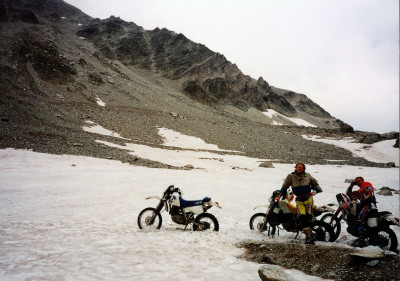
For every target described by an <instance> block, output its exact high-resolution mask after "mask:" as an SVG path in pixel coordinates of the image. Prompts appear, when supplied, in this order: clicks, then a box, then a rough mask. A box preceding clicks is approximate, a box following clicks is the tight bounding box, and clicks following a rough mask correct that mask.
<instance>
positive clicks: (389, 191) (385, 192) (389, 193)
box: [376, 186, 395, 196]
mask: <svg viewBox="0 0 400 281" xmlns="http://www.w3.org/2000/svg"><path fill="white" fill-rule="evenodd" d="M392 191H395V190H394V189H391V188H389V187H387V186H384V187H382V188H381V189H380V190H379V191H378V192H377V193H376V194H379V195H385V196H392V195H393V193H392Z"/></svg>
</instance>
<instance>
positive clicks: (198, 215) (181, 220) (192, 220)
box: [138, 185, 221, 231]
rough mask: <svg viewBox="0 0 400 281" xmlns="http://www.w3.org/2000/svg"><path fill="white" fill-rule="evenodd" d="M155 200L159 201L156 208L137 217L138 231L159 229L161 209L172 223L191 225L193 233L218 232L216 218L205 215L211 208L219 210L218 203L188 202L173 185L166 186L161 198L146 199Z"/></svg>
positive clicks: (207, 200) (149, 209)
mask: <svg viewBox="0 0 400 281" xmlns="http://www.w3.org/2000/svg"><path fill="white" fill-rule="evenodd" d="M151 198H155V199H158V200H160V201H159V203H158V205H157V207H156V208H152V207H149V208H145V209H143V210H142V211H141V212H140V214H139V216H138V225H139V228H140V229H160V228H161V225H162V216H161V211H162V209H163V208H165V210H166V211H167V212H168V213H169V214H170V215H171V219H172V221H173V222H175V223H177V224H181V225H185V229H184V230H186V228H187V227H188V225H189V224H193V230H194V231H205V230H214V231H218V230H219V223H218V220H217V218H216V217H215V216H214V215H212V214H210V213H207V210H208V209H210V208H211V207H212V206H216V207H218V208H221V206H220V205H219V203H218V202H214V201H212V200H211V198H209V197H204V198H203V199H201V200H193V201H188V200H184V199H183V198H182V191H181V190H180V189H179V188H177V187H175V186H174V185H170V186H168V188H167V189H166V190H165V191H164V192H163V194H162V197H161V198H160V197H158V196H150V197H147V198H146V200H147V199H151Z"/></svg>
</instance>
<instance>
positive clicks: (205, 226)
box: [193, 213, 219, 231]
mask: <svg viewBox="0 0 400 281" xmlns="http://www.w3.org/2000/svg"><path fill="white" fill-rule="evenodd" d="M193 230H194V231H210V230H212V231H218V230H219V223H218V220H217V218H216V217H214V215H212V214H209V213H202V214H200V215H198V216H197V217H196V218H195V219H194V223H193Z"/></svg>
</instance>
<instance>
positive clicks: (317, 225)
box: [311, 220, 336, 242]
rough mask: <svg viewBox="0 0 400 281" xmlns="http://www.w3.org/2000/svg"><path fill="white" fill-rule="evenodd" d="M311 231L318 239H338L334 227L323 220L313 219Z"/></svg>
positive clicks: (328, 240)
mask: <svg viewBox="0 0 400 281" xmlns="http://www.w3.org/2000/svg"><path fill="white" fill-rule="evenodd" d="M311 233H312V236H313V238H314V240H316V241H324V242H333V241H335V240H336V239H335V232H334V230H333V227H332V226H331V225H329V224H327V223H326V222H323V221H319V220H317V221H313V222H312V224H311Z"/></svg>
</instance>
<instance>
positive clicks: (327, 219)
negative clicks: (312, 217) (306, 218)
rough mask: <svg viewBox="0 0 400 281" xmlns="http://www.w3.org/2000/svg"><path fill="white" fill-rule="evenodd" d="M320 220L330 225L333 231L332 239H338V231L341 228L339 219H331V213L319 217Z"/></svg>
mask: <svg viewBox="0 0 400 281" xmlns="http://www.w3.org/2000/svg"><path fill="white" fill-rule="evenodd" d="M320 220H321V221H323V222H326V223H327V224H329V225H331V226H332V228H333V232H334V234H333V237H332V239H333V241H335V240H336V239H338V238H339V235H340V231H341V230H342V227H341V225H340V220H339V219H338V218H337V217H336V218H335V219H333V214H325V215H323V216H322V217H321V219H320ZM333 241H332V242H333Z"/></svg>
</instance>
